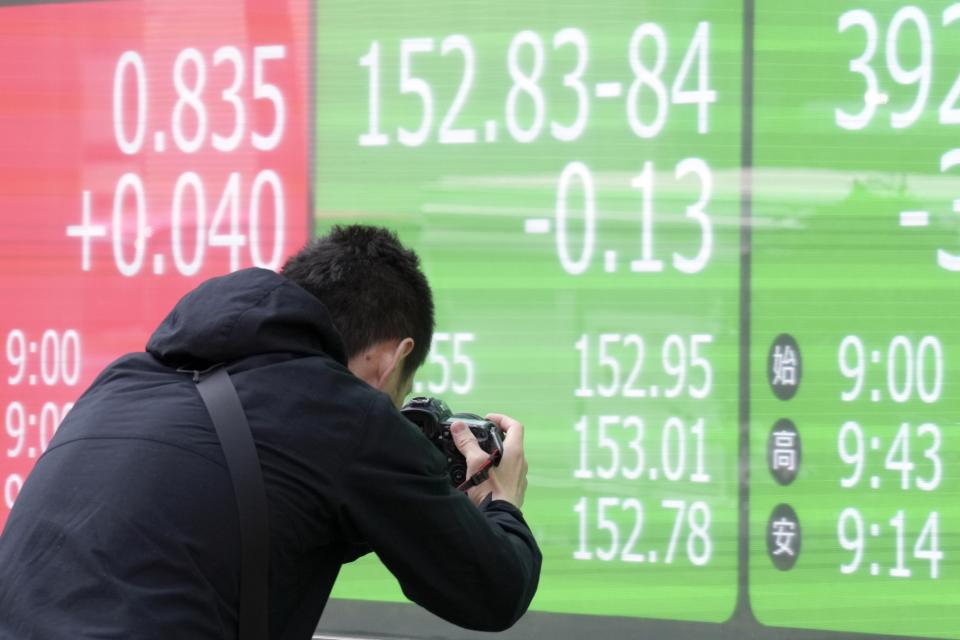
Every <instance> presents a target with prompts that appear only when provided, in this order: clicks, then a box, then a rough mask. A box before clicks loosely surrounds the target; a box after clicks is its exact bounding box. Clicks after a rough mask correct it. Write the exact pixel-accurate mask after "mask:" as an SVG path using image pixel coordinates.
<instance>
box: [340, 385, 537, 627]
mask: <svg viewBox="0 0 960 640" xmlns="http://www.w3.org/2000/svg"><path fill="white" fill-rule="evenodd" d="M360 437H361V442H360V444H359V446H358V449H357V451H356V456H355V458H354V459H353V460H351V461H349V462H347V464H345V465H344V472H343V474H342V476H341V483H342V484H341V487H340V496H339V498H340V514H341V522H342V524H343V526H344V527H345V529H346V531H347V533H348V535H349V536H350V537H354V536H356V537H357V538H359V539H362V540H365V541H366V542H367V543H369V545H370V547H371V548H372V549H373V551H374V552H376V554H377V555H378V556H379V557H380V559H381V560H382V561H383V563H384V565H386V567H387V568H388V569H389V570H390V571H391V572H392V573H393V575H394V576H395V577H396V578H397V580H398V581H399V582H400V586H401V588H402V589H403V592H404V594H406V596H407V597H408V598H410V600H412V601H414V602H416V603H417V604H419V605H421V606H422V607H424V608H426V609H427V610H429V611H431V612H432V613H434V614H436V615H438V616H440V617H441V618H443V619H445V620H447V621H449V622H452V623H454V624H457V625H460V626H462V627H467V628H469V629H477V630H481V631H502V630H504V629H507V628H509V627H510V626H512V625H513V623H514V622H516V621H517V620H518V619H519V618H520V616H522V615H523V614H524V613H525V612H526V610H527V607H528V606H529V605H530V601H531V600H532V599H533V596H534V594H535V593H536V589H537V582H538V580H539V578H540V564H541V560H542V557H541V554H540V549H539V547H538V546H537V543H536V541H535V540H534V538H533V534H532V533H531V532H530V529H529V527H527V524H526V522H525V521H524V519H523V516H522V515H521V513H520V510H519V509H517V508H516V507H514V506H513V505H511V504H510V503H508V502H504V501H487V502H486V503H485V504H483V505H482V506H481V508H479V509H478V508H477V507H476V506H474V505H473V503H471V502H470V500H469V498H467V496H466V495H465V494H463V493H461V492H459V491H457V490H456V489H455V488H454V487H452V486H451V485H450V482H449V479H448V476H447V473H446V462H445V459H444V458H443V456H442V455H441V454H440V452H439V451H437V449H436V448H435V447H434V446H433V445H432V444H431V443H430V442H429V441H428V440H427V439H426V438H425V437H424V436H423V435H422V434H421V433H420V432H419V431H418V430H417V429H416V427H414V426H413V425H412V424H411V423H409V422H408V421H407V420H406V419H404V418H403V417H402V416H401V415H400V414H399V413H398V412H397V411H396V410H395V409H394V408H393V406H392V405H390V403H389V401H388V399H386V397H384V398H383V401H382V402H381V401H380V400H379V399H378V400H377V401H375V403H374V406H373V407H371V410H370V412H369V414H368V417H367V420H366V424H365V425H364V432H363V433H362V434H361V435H360Z"/></svg>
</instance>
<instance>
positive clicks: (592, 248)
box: [313, 0, 960, 640]
mask: <svg viewBox="0 0 960 640" xmlns="http://www.w3.org/2000/svg"><path fill="white" fill-rule="evenodd" d="M315 27H316V33H315V42H314V59H315V62H316V68H315V76H314V78H315V96H314V113H315V130H314V145H313V148H314V157H313V161H314V177H315V180H314V189H315V191H314V202H313V204H314V211H315V216H316V220H317V226H318V230H319V231H320V232H323V231H324V230H326V229H328V228H329V227H330V226H331V225H333V224H336V223H341V222H357V221H360V222H368V223H375V224H384V225H387V226H389V227H391V228H395V229H397V230H398V231H399V233H400V235H401V237H402V238H403V239H404V240H405V241H406V242H408V243H410V244H411V245H412V246H414V247H416V249H417V251H418V252H419V254H420V255H421V257H422V258H423V262H424V266H425V269H426V272H427V275H428V277H429V278H430V281H431V283H432V285H433V288H434V291H435V296H436V302H437V319H438V326H437V333H436V335H435V339H434V343H433V345H432V349H431V352H430V356H429V358H428V361H427V364H426V365H425V366H424V368H423V369H422V370H421V371H420V372H419V374H418V377H417V380H416V387H415V393H416V394H418V395H433V396H439V397H442V398H444V399H445V400H446V401H447V402H448V403H449V404H450V405H451V406H452V407H453V408H454V410H459V411H472V412H477V413H484V412H486V411H499V412H504V413H508V414H511V415H514V416H516V417H517V418H519V419H521V420H522V421H523V422H524V423H525V424H526V426H527V431H526V450H527V456H528V459H529V462H530V475H529V481H530V485H529V490H528V493H527V501H526V504H525V505H524V513H525V516H526V517H527V520H528V521H529V523H530V525H531V527H532V528H533V530H534V533H535V535H536V536H537V539H538V541H539V542H540V544H541V547H542V549H543V552H544V566H543V574H542V577H541V582H540V589H539V591H538V594H537V597H536V599H535V600H534V602H533V605H532V609H533V610H534V611H535V612H539V613H535V614H534V615H535V616H536V615H542V614H558V613H559V614H585V615H591V616H608V617H611V618H610V619H609V621H603V620H601V619H600V618H595V620H596V621H597V622H596V625H597V627H596V628H597V629H609V630H613V629H616V630H617V631H616V632H615V633H614V632H613V631H611V633H614V635H617V636H618V637H619V636H622V635H624V633H626V634H627V635H630V633H632V632H633V631H636V633H641V632H644V633H653V634H654V635H656V634H660V633H663V632H664V627H661V626H657V625H658V624H662V623H659V622H655V621H654V620H653V619H657V620H667V621H671V620H672V621H677V624H673V623H668V624H670V625H671V626H670V627H669V628H670V629H671V633H673V632H674V631H675V632H676V633H677V634H678V635H677V636H676V637H715V636H716V637H721V636H722V637H734V636H737V635H738V634H739V635H744V634H746V635H749V636H751V637H757V638H770V639H775V638H790V639H791V640H793V639H798V638H804V639H806V638H821V639H825V638H834V637H837V634H840V633H843V632H851V633H859V634H873V635H881V634H886V635H888V636H910V637H917V638H921V637H931V638H938V637H939V638H954V639H958V638H960V564H958V558H960V509H958V508H957V504H960V472H958V471H957V468H958V464H960V436H958V429H960V391H958V385H957V382H956V381H957V379H958V374H960V365H958V364H957V357H958V356H957V355H956V354H957V353H958V352H960V321H958V317H960V299H958V296H957V293H958V292H960V177H958V176H960V148H958V147H960V142H952V141H951V134H952V133H953V132H954V131H955V127H956V126H957V125H960V75H958V74H960V41H958V40H957V37H956V34H957V33H960V31H958V30H960V3H958V4H954V5H951V4H940V3H937V4H934V3H920V4H915V5H909V4H906V3H892V2H878V1H873V2H864V3H859V4H849V3H838V2H827V1H825V0H814V2H810V3H806V4H803V5H802V6H798V5H796V4H795V3H793V4H791V3H787V2H785V1H783V0H756V1H755V2H753V1H749V0H748V1H746V2H743V3H739V2H736V3H731V2H721V1H720V0H713V1H703V2H689V3H682V4H681V3H677V2H659V1H657V2H641V3H636V2H631V3H627V2H598V3H590V4H587V3H582V2H553V3H545V2H483V3H467V2H416V3H413V2H399V3H398V2H378V3H364V5H363V7H362V8H361V7H358V6H357V4H356V3H351V2H346V1H332V2H323V3H320V4H318V5H317V7H316V11H315ZM741 515H742V516H743V517H742V518H741V517H740V516H741ZM438 553H439V551H438ZM438 558H442V554H440V555H438ZM438 561H442V560H438ZM334 596H335V597H337V598H342V599H348V600H351V601H357V600H366V601H375V602H378V601H385V602H403V601H405V598H404V596H403V595H402V593H401V592H400V590H399V588H398V586H397V585H396V582H395V580H394V579H393V578H392V576H390V575H389V574H388V573H387V571H386V570H385V569H384V568H383V567H382V566H381V565H380V564H379V562H378V561H377V560H376V558H366V559H363V560H361V561H359V562H357V563H355V564H353V565H351V566H348V567H345V568H344V571H343V573H342V577H341V580H340V581H339V583H338V585H337V587H336V590H335V592H334ZM364 611H366V610H365V609H364ZM569 619H570V618H561V617H555V618H549V617H547V618H537V620H538V623H537V624H543V625H546V626H542V627H538V629H541V631H539V632H538V633H539V634H540V636H545V635H550V634H553V633H554V631H556V633H558V634H559V635H558V636H557V637H567V636H565V635H564V633H566V632H565V631H564V630H563V623H562V620H569ZM545 620H546V622H545ZM549 620H554V622H549ZM556 620H561V622H556ZM591 620H594V619H591ZM644 620H646V622H645V621H644ZM699 622H706V623H722V624H721V625H698V624H695V623H699ZM551 624H553V625H554V626H550V625H551ZM605 624H606V625H607V626H606V627H604V626H603V625H605ZM632 624H636V627H632V626H630V625H632ZM542 629H553V630H554V631H551V632H549V633H548V632H546V631H542ZM624 629H630V630H631V631H629V632H625V631H624ZM653 630H656V631H653ZM714 631H715V632H716V633H714ZM518 633H520V634H521V635H518V636H516V637H522V633H524V632H518ZM571 633H572V632H571ZM724 634H728V635H724ZM731 634H732V635H731ZM534 635H536V634H534ZM568 635H569V634H568ZM540 636H538V637H540Z"/></svg>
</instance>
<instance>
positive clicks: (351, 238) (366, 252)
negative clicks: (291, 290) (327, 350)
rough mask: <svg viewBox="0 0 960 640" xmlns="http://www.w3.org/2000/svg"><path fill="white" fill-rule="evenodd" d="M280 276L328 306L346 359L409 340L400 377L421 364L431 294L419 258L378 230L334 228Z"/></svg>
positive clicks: (429, 331)
mask: <svg viewBox="0 0 960 640" xmlns="http://www.w3.org/2000/svg"><path fill="white" fill-rule="evenodd" d="M282 273H283V275H285V276H286V277H287V278H289V279H290V280H292V281H293V282H295V283H296V284H298V285H300V286H301V287H303V288H304V289H306V290H307V291H309V292H310V293H312V294H313V295H315V296H316V297H317V298H319V299H320V301H321V302H322V303H323V304H324V306H326V307H327V310H328V311H329V312H330V315H331V316H332V318H333V323H334V326H336V328H337V330H338V331H339V332H340V335H341V336H342V337H343V341H344V343H345V345H346V349H347V357H348V358H352V357H353V356H355V355H357V354H359V353H362V352H363V351H364V350H365V349H367V348H369V347H371V346H373V345H375V344H377V343H378V342H381V341H383V340H394V339H400V340H402V339H403V338H407V337H410V338H413V343H414V344H413V351H412V352H411V353H410V355H409V356H407V359H406V361H405V364H404V367H403V372H402V373H403V376H404V378H407V377H409V376H410V375H412V374H413V373H414V372H415V371H416V370H417V369H418V368H419V367H420V365H422V364H423V362H424V360H426V358H427V352H428V351H429V350H430V341H431V339H432V338H433V322H434V321H433V295H432V294H431V292H430V285H429V284H428V283H427V278H426V276H424V275H423V272H422V271H421V270H420V258H419V257H417V254H416V253H414V252H413V251H412V250H410V249H407V248H406V247H404V246H403V245H402V244H401V243H400V240H399V238H397V235H396V234H395V233H394V232H392V231H390V230H388V229H384V228H382V227H373V226H369V225H359V224H355V225H337V226H334V227H333V228H332V229H331V230H330V232H329V233H328V234H327V235H325V236H322V237H320V238H317V239H316V240H313V241H311V242H309V243H308V244H307V245H306V246H305V247H304V248H303V249H301V250H300V251H299V252H298V253H297V254H295V255H294V256H292V257H291V258H290V259H289V260H287V263H286V264H285V265H283V270H282Z"/></svg>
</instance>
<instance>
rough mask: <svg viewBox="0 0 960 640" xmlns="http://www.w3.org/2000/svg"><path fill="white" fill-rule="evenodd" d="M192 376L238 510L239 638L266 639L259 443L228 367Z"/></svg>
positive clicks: (263, 496)
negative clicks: (211, 424)
mask: <svg viewBox="0 0 960 640" xmlns="http://www.w3.org/2000/svg"><path fill="white" fill-rule="evenodd" d="M194 381H195V382H197V389H198V390H199V391H200V397H201V398H203V403H204V404H205V405H206V407H207V411H208V412H209V413H210V418H211V419H212V420H213V426H214V428H216V430H217V437H218V438H219V439H220V446H221V447H222V448H223V455H224V457H226V459H227V469H228V470H229V471H230V478H231V480H232V482H233V493H234V496H235V497H236V500H237V510H238V511H239V514H240V553H241V556H240V609H239V610H238V612H237V618H238V621H239V627H240V632H239V640H267V635H268V626H267V615H268V586H269V585H268V569H269V562H270V555H269V550H270V544H269V543H270V539H269V536H270V530H269V528H268V525H267V496H266V492H265V491H264V488H263V474H262V472H261V470H260V460H259V458H257V449H256V446H255V445H254V444H253V435H252V434H251V433H250V425H249V424H248V423H247V417H246V415H244V413H243V406H242V405H241V404H240V397H239V396H238V395H237V390H236V388H235V387H234V386H233V383H232V382H231V381H230V375H229V374H228V373H227V370H226V369H224V368H223V367H217V368H216V369H214V370H213V371H212V372H210V373H207V374H206V375H204V376H203V377H202V378H200V377H199V376H197V375H195V376H194Z"/></svg>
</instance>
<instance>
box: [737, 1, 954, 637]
mask: <svg viewBox="0 0 960 640" xmlns="http://www.w3.org/2000/svg"><path fill="white" fill-rule="evenodd" d="M755 33H756V39H755V52H756V53H755V59H754V65H753V66H754V74H755V75H754V120H753V159H754V170H753V225H752V242H751V247H750V248H749V249H750V250H751V266H750V269H751V278H750V281H749V284H750V288H751V293H750V295H751V300H752V314H751V315H752V326H753V331H752V336H751V340H752V350H751V354H750V355H751V365H752V366H751V369H752V376H751V385H750V401H751V407H752V410H751V416H752V417H751V421H750V446H751V457H750V458H751V469H750V474H751V475H750V477H751V481H750V486H749V493H750V550H751V551H750V572H749V584H750V589H749V596H750V603H751V605H752V609H753V613H754V615H755V616H756V618H757V619H758V620H759V621H760V622H761V623H763V624H766V625H773V626H783V627H803V628H812V629H826V630H835V631H858V632H866V633H886V634H897V635H900V634H902V635H918V636H927V637H939V638H960V606H958V605H960V564H958V563H957V560H958V557H960V509H958V508H957V505H958V504H960V472H958V463H960V456H958V451H960V431H958V428H960V423H958V420H960V410H958V409H960V396H958V393H960V392H958V386H957V379H958V374H960V361H958V357H960V297H958V295H957V294H958V291H960V216H958V211H960V202H957V201H956V199H957V198H960V179H958V177H957V176H958V169H957V168H956V165H958V164H960V149H958V148H957V147H958V146H960V140H958V139H957V131H958V130H957V125H958V124H960V76H958V73H960V37H958V36H960V5H957V4H953V5H951V4H949V3H939V2H937V3H933V2H925V3H918V4H915V5H908V4H907V3H894V2H860V3H851V2H836V1H835V0H830V1H827V0H819V1H818V0H815V1H813V2H806V3H803V5H802V6H798V5H797V4H796V3H794V2H786V1H781V0H759V1H758V2H757V3H756V25H755Z"/></svg>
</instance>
